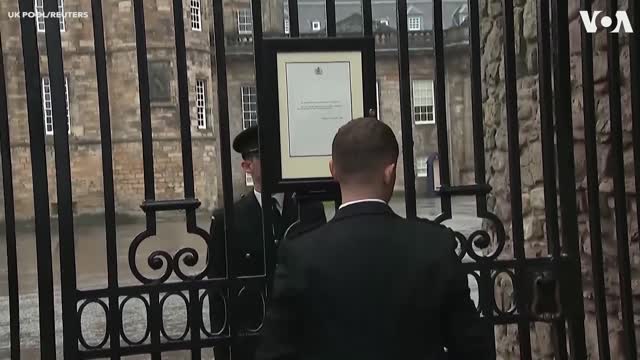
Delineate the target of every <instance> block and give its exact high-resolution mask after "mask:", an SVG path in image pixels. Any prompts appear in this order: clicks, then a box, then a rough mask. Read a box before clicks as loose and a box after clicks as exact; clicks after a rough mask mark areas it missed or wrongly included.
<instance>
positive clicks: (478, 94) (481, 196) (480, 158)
mask: <svg viewBox="0 0 640 360" xmlns="http://www.w3.org/2000/svg"><path fill="white" fill-rule="evenodd" d="M479 6H480V4H479V2H478V1H469V37H470V39H469V41H470V52H471V54H470V55H471V56H470V61H471V63H470V65H471V120H472V125H473V160H474V163H475V166H474V174H475V182H476V186H488V185H487V177H486V169H485V166H484V164H485V155H484V151H485V147H484V146H485V144H484V116H483V115H484V114H483V111H482V72H481V69H480V65H481V62H482V55H481V50H480V45H481V42H480V9H479ZM475 198H476V214H477V216H478V217H480V218H485V219H488V218H490V215H489V211H488V210H487V193H486V192H484V191H478V192H476V194H475ZM497 251H502V250H501V249H500V250H497ZM487 261H491V260H487ZM490 288H492V284H491V270H489V269H481V270H480V279H479V280H478V302H479V304H478V305H479V309H480V311H481V313H482V314H483V315H484V316H485V318H488V317H490V316H491V315H493V307H492V300H491V298H492V296H494V295H493V292H490V291H483V290H482V289H490ZM494 335H495V332H494Z"/></svg>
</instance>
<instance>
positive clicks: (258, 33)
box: [251, 0, 297, 296]
mask: <svg viewBox="0 0 640 360" xmlns="http://www.w3.org/2000/svg"><path fill="white" fill-rule="evenodd" d="M296 8H297V4H296ZM289 11H291V9H289ZM251 13H252V16H253V56H254V64H255V69H256V72H255V77H256V90H257V91H258V94H260V93H264V89H263V81H262V79H263V78H262V72H263V69H262V64H261V63H262V4H261V0H251ZM264 100H265V98H264V96H258V119H260V118H263V119H264V116H262V117H261V114H265V112H264V111H263V110H264V109H266V108H267V106H269V104H267V103H265V101H264ZM263 123H264V121H263ZM267 126H268V125H267ZM262 131H263V126H258V135H259V137H258V138H259V141H258V142H259V147H260V154H266V153H267V150H266V148H265V146H266V144H265V143H264V142H263V141H261V139H262V138H263V135H262ZM263 174H264V171H263ZM272 193H273V190H272V189H271V184H269V182H268V181H263V182H262V189H261V191H260V194H261V196H262V203H263V204H267V201H264V200H265V199H270V198H271V194H272ZM261 210H262V239H263V242H264V251H263V264H264V271H265V275H266V280H267V281H266V284H265V285H268V284H271V279H272V278H273V272H274V271H275V268H276V264H275V261H276V259H277V256H276V246H275V241H274V237H273V232H272V230H271V229H272V225H273V219H272V215H271V211H269V210H268V207H266V206H263V207H262V209H261ZM266 288H268V286H266V287H265V289H266ZM267 295H268V294H266V293H265V296H267Z"/></svg>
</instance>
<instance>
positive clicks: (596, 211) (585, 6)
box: [581, 0, 639, 360]
mask: <svg viewBox="0 0 640 360" xmlns="http://www.w3.org/2000/svg"><path fill="white" fill-rule="evenodd" d="M581 8H582V10H584V11H587V12H589V13H591V0H582V4H581ZM581 43H582V103H583V106H584V109H583V114H584V140H585V157H586V161H587V162H586V175H587V197H588V203H589V237H590V239H591V271H592V273H593V296H594V303H595V304H594V305H595V310H596V329H597V333H598V354H599V358H600V359H601V360H608V359H610V358H611V355H610V348H609V325H608V323H607V321H608V320H607V298H606V294H605V287H604V286H605V285H604V266H603V258H602V227H601V222H600V192H599V187H600V186H599V185H600V183H599V180H598V154H597V151H598V149H597V144H598V142H597V139H596V116H595V100H594V81H593V36H592V35H591V34H590V33H588V32H587V30H586V29H585V28H582V36H581ZM637 143H639V142H638V141H634V144H637Z"/></svg>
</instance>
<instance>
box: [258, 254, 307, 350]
mask: <svg viewBox="0 0 640 360" xmlns="http://www.w3.org/2000/svg"><path fill="white" fill-rule="evenodd" d="M280 251H281V252H282V253H281V254H280V258H281V262H280V264H278V266H277V267H276V271H275V275H274V285H273V292H272V296H271V299H270V301H269V304H268V307H267V312H266V315H265V323H264V327H263V329H262V334H263V339H262V343H261V344H260V346H259V347H258V351H257V354H256V359H257V360H296V359H298V345H299V339H300V338H299V335H300V334H302V331H303V329H302V324H301V322H300V319H301V318H302V316H301V314H302V311H303V305H302V304H301V297H302V291H303V288H304V279H303V278H302V274H303V271H302V269H301V267H300V262H298V261H297V259H298V257H297V256H294V255H293V251H292V246H291V244H287V245H285V246H282V247H281V248H280Z"/></svg>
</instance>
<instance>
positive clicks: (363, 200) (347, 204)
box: [338, 199, 387, 210]
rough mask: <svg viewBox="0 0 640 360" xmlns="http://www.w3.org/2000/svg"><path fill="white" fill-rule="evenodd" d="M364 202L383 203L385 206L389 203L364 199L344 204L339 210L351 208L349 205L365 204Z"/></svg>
mask: <svg viewBox="0 0 640 360" xmlns="http://www.w3.org/2000/svg"><path fill="white" fill-rule="evenodd" d="M363 202H379V203H383V204H385V205H386V204H387V202H386V201H384V200H381V199H362V200H355V201H349V202H346V203H344V204H342V205H340V207H339V208H338V210H340V209H342V208H344V207H347V206H349V205H353V204H358V203H363Z"/></svg>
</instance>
